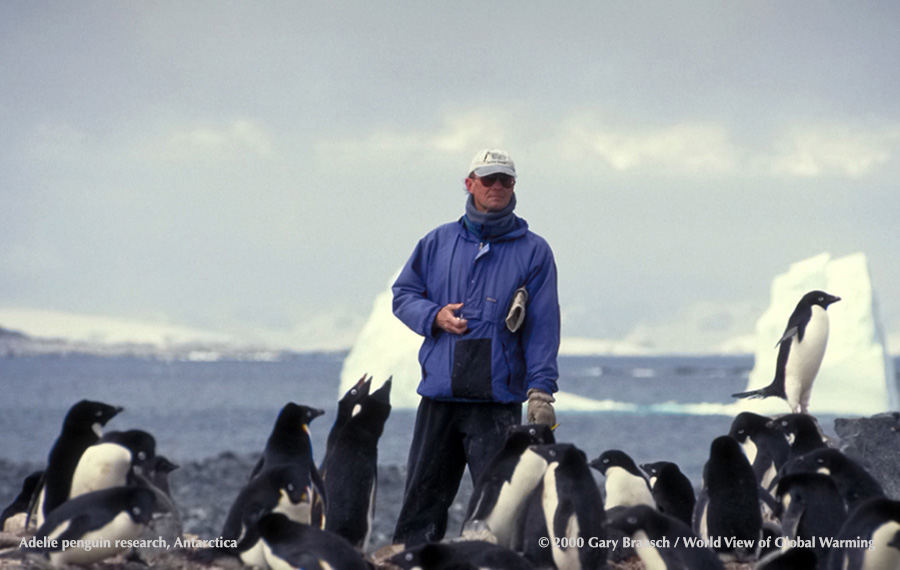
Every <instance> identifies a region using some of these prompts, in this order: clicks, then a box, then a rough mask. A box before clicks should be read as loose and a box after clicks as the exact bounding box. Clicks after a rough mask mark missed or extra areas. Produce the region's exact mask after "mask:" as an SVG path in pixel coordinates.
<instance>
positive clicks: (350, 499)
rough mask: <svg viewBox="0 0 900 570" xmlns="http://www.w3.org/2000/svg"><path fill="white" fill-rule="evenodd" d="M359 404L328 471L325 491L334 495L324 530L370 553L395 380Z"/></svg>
mask: <svg viewBox="0 0 900 570" xmlns="http://www.w3.org/2000/svg"><path fill="white" fill-rule="evenodd" d="M356 406H357V407H358V408H359V411H358V412H357V413H356V414H354V415H352V416H351V417H350V418H348V419H347V421H346V423H345V424H344V427H343V429H341V432H340V434H339V435H338V436H337V437H336V438H335V441H334V444H333V447H332V450H331V455H330V467H329V468H328V469H327V471H326V472H325V474H324V479H325V494H326V496H327V497H329V498H330V500H329V501H328V504H327V505H326V508H325V526H324V529H325V530H327V531H329V532H333V533H335V534H337V535H340V536H342V537H344V538H346V539H347V540H348V541H349V542H350V543H351V544H352V545H353V546H355V547H356V548H357V549H358V550H359V551H360V552H366V550H367V549H368V546H369V538H370V537H371V534H372V525H373V522H374V518H375V495H376V492H377V487H378V440H379V438H380V437H381V434H382V433H383V432H384V424H385V422H386V421H387V419H388V416H390V413H391V379H390V378H388V379H387V380H386V381H385V382H384V384H383V385H382V386H381V388H379V389H378V390H376V391H375V392H373V393H372V394H371V395H366V396H364V397H363V398H362V400H361V401H360V402H359V403H358V404H356Z"/></svg>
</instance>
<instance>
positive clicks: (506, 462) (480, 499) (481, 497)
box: [461, 424, 554, 548]
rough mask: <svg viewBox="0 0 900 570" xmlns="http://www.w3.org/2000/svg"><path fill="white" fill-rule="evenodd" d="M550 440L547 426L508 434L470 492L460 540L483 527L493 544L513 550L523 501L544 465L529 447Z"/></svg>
mask: <svg viewBox="0 0 900 570" xmlns="http://www.w3.org/2000/svg"><path fill="white" fill-rule="evenodd" d="M546 440H550V441H554V440H553V432H552V431H551V428H550V427H549V426H544V425H536V424H526V425H524V426H520V427H516V428H513V429H511V430H510V431H509V433H508V435H507V437H506V441H505V442H504V444H503V447H502V448H501V449H500V451H498V452H497V454H496V455H495V456H494V457H493V458H492V459H491V461H490V463H489V464H488V466H487V468H485V470H484V472H483V473H482V474H481V475H480V476H479V478H478V480H477V481H476V482H475V485H474V487H473V489H472V495H471V497H470V498H469V505H468V508H467V510H466V517H465V519H464V521H463V525H462V532H461V537H462V538H472V537H477V536H480V535H481V533H482V531H483V530H484V527H485V526H486V527H487V530H488V531H489V532H490V533H491V534H492V535H493V536H494V537H495V538H496V540H497V544H500V545H502V546H505V547H508V548H510V547H511V548H517V547H518V545H519V542H520V540H521V537H520V534H521V517H522V515H523V513H524V511H525V506H526V501H527V499H528V497H529V495H530V494H531V493H532V491H534V489H535V488H536V487H537V486H538V484H539V483H540V481H541V478H542V477H543V476H544V471H545V470H546V468H547V461H546V460H545V459H544V458H543V457H541V456H540V455H538V454H536V453H535V452H534V451H532V450H531V449H530V446H532V445H535V444H538V443H543V442H544V441H546Z"/></svg>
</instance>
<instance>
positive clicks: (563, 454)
mask: <svg viewBox="0 0 900 570" xmlns="http://www.w3.org/2000/svg"><path fill="white" fill-rule="evenodd" d="M810 295H812V297H810ZM808 298H809V299H808ZM836 299H837V298H836V297H832V296H830V295H827V294H825V293H822V292H811V293H810V294H809V295H807V296H804V299H803V300H801V304H804V303H805V304H806V305H808V306H817V307H820V308H821V309H822V311H821V312H822V313H824V307H823V306H820V305H817V304H816V303H817V302H818V303H826V304H825V305H824V306H827V304H828V303H830V302H834V301H835V300H836ZM798 311H800V305H798ZM798 311H795V314H796V313H797V312H798ZM801 312H802V311H801ZM810 314H812V316H813V317H816V315H818V316H819V317H821V314H820V312H819V311H816V310H810ZM794 321H795V317H794V316H793V315H792V317H791V322H789V325H788V329H789V330H788V331H786V333H785V335H784V338H782V340H781V341H780V345H781V347H782V350H784V346H785V344H787V345H788V346H790V345H791V344H794V343H797V344H798V345H799V344H801V343H802V342H809V341H811V340H815V342H824V340H822V339H823V336H824V338H827V320H826V321H825V323H826V324H825V329H824V335H823V332H822V330H821V324H814V325H809V323H810V322H812V321H811V319H809V318H807V319H806V321H805V322H804V321H803V318H801V319H800V321H799V322H794ZM792 323H793V324H792ZM798 323H799V324H798ZM810 326H813V327H818V332H815V333H813V332H811V331H812V329H811V328H810ZM791 328H796V329H797V330H796V331H794V332H791V331H790V329H791ZM801 338H802V339H805V340H801ZM791 353H793V354H794V355H795V358H796V355H797V354H803V355H804V356H803V363H804V366H798V365H792V364H790V358H791V356H790V354H791ZM823 353H824V348H823V349H822V350H819V349H810V348H809V347H806V348H804V349H803V350H797V348H796V346H795V347H794V348H793V349H791V350H789V351H788V354H786V355H785V358H784V359H782V358H781V357H779V367H780V368H779V371H778V372H776V380H775V382H773V386H775V388H774V389H773V388H772V386H770V387H768V388H766V389H764V390H762V391H757V392H760V393H762V392H765V393H762V394H761V395H762V397H766V396H769V395H774V396H778V397H781V398H783V399H785V400H786V401H787V402H788V404H789V406H790V408H791V410H792V413H789V414H786V415H783V416H777V417H766V416H761V415H758V414H754V413H751V412H743V413H740V414H738V415H737V416H736V417H735V418H734V419H733V421H732V424H731V429H730V431H729V433H728V434H725V435H722V436H720V437H717V438H715V439H714V440H713V441H712V442H710V443H709V456H708V457H709V459H708V461H707V462H706V464H705V467H704V470H703V478H702V481H700V482H698V484H697V485H694V484H692V482H691V481H690V480H689V479H688V478H687V477H686V476H685V475H684V474H683V473H682V472H681V470H680V469H679V467H678V466H677V465H676V464H674V463H671V462H668V461H665V460H658V461H654V462H650V463H643V464H641V465H638V464H637V463H636V462H635V461H634V459H633V458H632V457H630V456H629V455H628V453H627V452H626V451H624V450H619V449H608V450H605V451H603V452H602V453H600V454H599V455H598V456H597V457H596V458H594V459H592V460H588V457H587V455H586V454H585V452H584V451H582V450H581V449H579V448H577V447H576V446H574V445H573V444H571V443H565V442H557V441H556V437H555V434H554V431H553V430H552V429H551V428H549V427H548V426H543V425H523V426H516V427H515V428H513V429H511V430H510V433H509V434H508V437H507V441H506V444H505V446H504V447H503V448H502V449H501V450H500V451H499V452H498V454H497V455H496V457H495V458H494V460H493V462H492V463H491V466H490V468H489V469H487V470H486V472H485V473H484V474H483V476H482V477H481V478H480V479H479V480H478V481H476V482H475V486H474V489H473V492H472V496H471V499H470V503H469V505H468V509H467V511H466V517H465V522H464V523H463V527H462V531H461V535H460V536H459V537H455V538H448V539H445V540H444V541H443V542H441V543H434V544H426V545H419V546H414V547H410V548H406V547H405V546H404V545H392V546H388V547H385V548H383V549H381V550H380V551H378V552H376V553H370V552H369V545H368V541H369V536H370V533H371V527H372V519H373V516H374V512H375V496H376V486H377V477H376V474H377V471H376V468H377V443H378V439H379V437H380V436H381V434H382V431H383V428H384V424H385V421H386V420H387V419H388V416H389V414H390V389H391V381H390V379H388V380H387V381H386V382H385V383H384V385H383V386H382V387H381V388H380V389H378V390H376V391H374V392H371V393H370V388H371V378H366V377H365V376H364V377H363V378H361V379H360V380H359V382H357V384H356V385H355V386H353V387H352V388H351V389H350V390H349V391H348V392H347V393H346V394H345V395H344V396H343V398H341V400H340V401H339V402H338V407H337V408H338V409H337V415H336V419H335V422H334V425H333V426H332V428H331V431H330V432H329V435H328V439H327V443H326V450H325V454H324V458H323V459H322V461H321V463H320V464H319V465H316V464H315V463H314V461H313V453H312V446H311V444H310V438H309V429H310V423H311V422H312V421H313V420H314V419H315V418H317V417H319V416H321V415H322V414H323V413H324V412H323V411H322V410H317V409H313V408H309V407H307V406H303V405H298V404H295V403H292V402H291V403H288V404H286V405H285V406H284V407H283V408H282V410H281V411H280V413H279V415H278V417H277V418H276V420H275V424H274V427H273V429H272V432H271V435H270V436H269V438H268V440H267V441H266V443H265V446H264V448H263V450H262V453H261V456H260V459H259V462H258V463H257V465H256V466H255V467H254V468H253V470H252V472H251V473H248V479H247V481H246V483H245V485H244V487H243V489H242V490H241V491H240V493H239V494H238V495H237V497H236V498H235V499H234V501H233V503H232V504H231V508H230V510H229V512H228V515H227V517H226V521H225V524H224V526H223V529H222V532H221V536H219V537H217V538H216V539H214V540H199V539H191V538H190V537H184V536H183V535H182V533H181V529H180V526H179V521H178V511H177V508H176V506H175V505H174V504H172V501H171V497H170V495H169V493H168V482H167V475H168V473H170V472H171V471H172V470H173V469H176V468H177V466H176V465H174V464H172V463H171V462H170V461H168V460H167V459H166V458H165V457H164V456H162V455H158V454H157V453H156V449H155V442H154V440H153V437H152V436H151V435H150V434H148V433H146V432H143V431H141V430H130V431H125V432H110V433H107V434H106V435H103V433H102V428H103V427H104V426H105V425H106V424H107V423H108V422H109V421H110V420H111V419H112V418H113V417H115V416H116V415H117V414H119V413H120V412H121V411H122V409H121V408H117V407H114V406H110V405H108V404H105V403H100V402H90V401H81V402H78V403H77V404H75V405H74V406H73V407H72V408H71V409H70V411H69V413H68V414H67V415H66V417H65V420H64V422H63V427H62V430H61V432H60V435H59V437H58V438H57V440H56V443H55V444H54V445H53V447H52V449H51V450H50V453H49V456H48V462H47V466H46V469H45V470H44V471H43V472H39V473H35V474H32V475H30V476H29V477H27V478H26V479H25V481H24V482H23V486H22V493H21V494H20V495H19V497H17V498H16V499H15V500H14V501H13V503H12V504H11V505H9V506H8V507H7V508H6V510H4V512H3V514H2V518H0V524H2V523H3V522H4V521H6V520H7V519H9V518H11V517H14V516H20V514H21V515H24V516H25V517H26V519H27V522H26V530H25V532H23V534H22V537H21V542H20V543H18V548H13V549H10V550H8V551H6V552H4V553H3V555H2V556H4V557H20V558H26V559H38V560H43V561H46V563H49V565H52V566H54V567H63V566H65V565H69V564H75V565H90V564H93V563H96V562H100V561H107V562H109V561H116V560H119V561H122V560H123V559H125V560H130V559H134V560H139V561H143V562H149V563H150V564H151V565H152V564H153V562H154V560H153V558H152V554H153V552H154V549H153V546H154V540H157V541H159V540H163V536H162V534H163V532H162V531H161V530H160V529H161V528H165V527H163V526H162V525H160V524H159V523H158V521H159V520H161V519H168V520H169V521H170V522H171V521H172V520H174V521H175V525H174V528H175V530H173V531H171V532H169V533H167V534H166V539H165V541H164V542H165V545H166V547H167V550H169V555H170V556H174V557H178V559H179V560H181V563H180V565H181V567H202V566H205V565H215V566H217V567H222V566H225V567H234V568H238V567H241V566H244V567H254V568H262V569H267V568H272V569H281V568H304V569H311V570H312V569H348V570H354V569H356V568H360V569H372V568H403V569H407V568H408V569H414V568H421V569H426V570H427V569H450V568H455V569H472V568H493V569H498V570H501V569H530V568H541V569H543V568H550V569H552V568H556V569H561V570H568V569H600V568H641V567H643V568H646V569H648V570H656V569H664V570H675V569H684V570H695V569H697V570H705V569H710V570H716V569H725V568H754V569H766V570H774V569H777V568H790V569H810V570H816V569H818V570H839V569H840V570H845V569H846V570H888V569H900V502H898V501H895V500H891V499H890V498H888V497H886V496H885V494H884V492H883V490H882V487H881V485H880V484H879V482H878V481H877V480H876V479H875V478H873V477H872V476H871V475H870V474H869V473H868V472H867V471H866V469H865V467H864V466H863V465H861V464H859V463H858V462H857V461H855V460H854V459H852V458H851V457H848V456H846V455H845V454H843V453H842V452H840V451H839V450H837V449H836V448H834V447H832V446H830V445H829V442H828V441H826V440H825V438H824V437H823V436H822V434H821V430H820V429H819V426H818V423H817V421H816V419H815V417H814V416H812V415H809V414H808V413H807V411H808V404H809V401H810V399H809V392H810V390H811V387H812V381H813V380H814V377H815V372H812V374H811V376H810V370H812V369H815V370H816V371H817V370H818V364H819V362H820V361H821V355H822V354H823ZM810 354H812V355H813V358H812V361H811V360H810V358H811V357H810V356H809V355H810ZM816 357H817V358H818V359H819V362H815V358H816ZM782 360H784V362H782ZM784 370H787V371H788V372H785V373H782V371H784ZM797 370H801V373H798V372H797ZM798 378H799V380H798ZM791 383H797V386H792V384H791ZM779 388H781V389H780V390H779ZM741 396H744V394H741ZM795 408H796V409H797V410H802V411H796V412H795V411H793V410H794V409H795ZM595 477H596V478H595ZM598 479H599V480H601V482H600V483H599V484H598V482H597V480H598ZM170 528H171V527H170ZM148 546H149V547H150V548H147V547H148ZM142 547H143V548H142ZM148 553H149V556H148ZM113 557H118V558H113ZM168 565H171V559H169V562H168Z"/></svg>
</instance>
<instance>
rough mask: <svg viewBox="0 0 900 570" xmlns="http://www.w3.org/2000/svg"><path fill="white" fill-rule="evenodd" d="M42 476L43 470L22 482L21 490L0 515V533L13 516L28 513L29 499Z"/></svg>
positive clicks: (35, 472) (30, 475)
mask: <svg viewBox="0 0 900 570" xmlns="http://www.w3.org/2000/svg"><path fill="white" fill-rule="evenodd" d="M43 476H44V472H43V470H39V471H34V472H33V473H31V474H29V475H28V476H27V477H25V479H24V480H23V481H22V490H21V491H19V494H18V495H16V498H15V499H13V501H12V502H11V503H10V504H9V505H7V506H6V508H5V509H3V513H2V514H0V531H4V530H5V527H6V521H7V520H9V519H10V518H12V517H13V516H15V515H18V514H20V513H27V512H28V505H30V504H31V498H32V497H33V496H34V494H35V492H36V490H37V488H38V486H39V485H40V483H41V478H42V477H43Z"/></svg>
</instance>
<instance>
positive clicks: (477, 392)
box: [450, 338, 493, 401]
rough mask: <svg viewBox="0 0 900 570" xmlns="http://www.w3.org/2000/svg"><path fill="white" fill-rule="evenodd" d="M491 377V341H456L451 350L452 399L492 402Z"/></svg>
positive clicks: (487, 339) (483, 339)
mask: <svg viewBox="0 0 900 570" xmlns="http://www.w3.org/2000/svg"><path fill="white" fill-rule="evenodd" d="M491 377H492V374H491V339H489V338H474V339H464V340H459V341H457V343H456V347H455V348H454V350H453V371H452V374H451V378H450V382H451V388H452V391H453V397H454V398H460V399H465V400H483V401H490V400H492V399H493V392H492V390H491Z"/></svg>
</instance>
